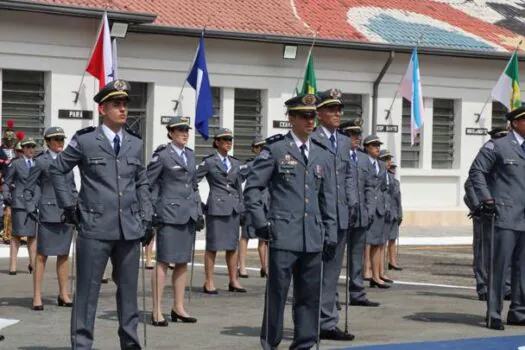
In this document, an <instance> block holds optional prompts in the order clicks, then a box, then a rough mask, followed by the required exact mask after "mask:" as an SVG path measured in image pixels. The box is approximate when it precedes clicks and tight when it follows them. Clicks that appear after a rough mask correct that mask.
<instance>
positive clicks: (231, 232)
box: [206, 213, 240, 252]
mask: <svg viewBox="0 0 525 350" xmlns="http://www.w3.org/2000/svg"><path fill="white" fill-rule="evenodd" d="M239 223H240V216H239V214H235V213H234V214H232V215H230V216H213V215H206V250H208V251H212V252H217V251H221V250H226V251H235V250H237V244H238V243H239Z"/></svg>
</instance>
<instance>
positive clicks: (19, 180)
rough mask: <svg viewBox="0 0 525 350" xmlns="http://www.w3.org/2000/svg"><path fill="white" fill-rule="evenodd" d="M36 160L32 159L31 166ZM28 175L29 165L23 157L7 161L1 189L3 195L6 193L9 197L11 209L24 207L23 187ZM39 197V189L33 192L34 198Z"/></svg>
mask: <svg viewBox="0 0 525 350" xmlns="http://www.w3.org/2000/svg"><path fill="white" fill-rule="evenodd" d="M35 163H36V162H34V159H33V166H34V164H35ZM28 176H29V167H28V166H27V163H26V160H25V158H24V157H20V158H15V159H13V160H12V161H11V163H9V165H8V167H7V172H6V176H5V178H4V185H3V188H2V191H3V193H4V196H6V195H8V196H9V197H10V199H11V208H12V209H23V210H25V209H26V201H25V199H24V188H25V186H26V180H27V177H28ZM39 197H40V190H38V191H37V192H35V198H37V199H38V198H39Z"/></svg>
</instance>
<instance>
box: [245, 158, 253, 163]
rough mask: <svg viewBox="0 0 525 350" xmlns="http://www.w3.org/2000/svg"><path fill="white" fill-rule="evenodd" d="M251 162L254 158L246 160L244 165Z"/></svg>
mask: <svg viewBox="0 0 525 350" xmlns="http://www.w3.org/2000/svg"><path fill="white" fill-rule="evenodd" d="M253 160H255V158H248V159H246V163H249V162H251V161H253Z"/></svg>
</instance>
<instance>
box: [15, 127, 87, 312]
mask: <svg viewBox="0 0 525 350" xmlns="http://www.w3.org/2000/svg"><path fill="white" fill-rule="evenodd" d="M65 138H66V134H65V133H64V130H63V129H62V128H61V127H58V126H52V127H49V128H47V129H46V130H45V131H44V140H45V141H46V146H47V150H46V151H44V152H41V153H40V154H39V155H38V156H37V157H36V158H35V165H34V166H33V167H32V168H31V171H30V172H29V176H28V177H27V180H26V184H25V189H24V199H25V201H26V210H27V212H28V213H29V215H31V216H33V217H34V218H38V236H37V256H36V264H35V278H34V279H33V285H34V287H33V310H43V308H44V305H43V304H42V295H41V294H42V293H41V290H42V280H43V278H44V272H45V267H46V262H47V257H48V256H57V262H56V266H57V268H56V270H57V277H58V287H59V293H58V298H57V303H58V306H65V307H71V306H73V303H72V302H71V298H70V296H69V294H68V283H69V282H68V278H69V277H68V276H69V272H68V267H69V266H68V257H69V250H70V247H71V238H72V236H73V226H71V225H68V224H64V223H62V213H63V211H62V210H61V209H60V208H58V207H57V200H56V196H55V190H54V188H53V183H52V181H51V177H50V176H49V166H50V165H51V163H52V162H53V160H54V159H56V157H57V156H58V154H59V153H60V152H62V151H63V149H64V140H65ZM67 179H68V181H69V185H70V188H71V190H72V191H73V195H74V196H75V197H76V196H77V188H76V185H75V176H74V175H73V172H69V173H68V174H67ZM37 188H38V192H39V193H40V198H36V197H35V196H34V193H35V190H36V189H37ZM37 209H38V213H37Z"/></svg>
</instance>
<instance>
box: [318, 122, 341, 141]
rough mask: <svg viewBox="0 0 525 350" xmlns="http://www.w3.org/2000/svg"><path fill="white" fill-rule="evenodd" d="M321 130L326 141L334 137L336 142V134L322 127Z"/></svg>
mask: <svg viewBox="0 0 525 350" xmlns="http://www.w3.org/2000/svg"><path fill="white" fill-rule="evenodd" d="M321 129H323V132H324V134H325V135H326V137H327V138H328V139H330V136H332V135H334V138H335V139H336V140H337V135H336V132H335V131H334V132H330V130H328V129H327V128H325V127H324V126H322V125H321Z"/></svg>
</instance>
